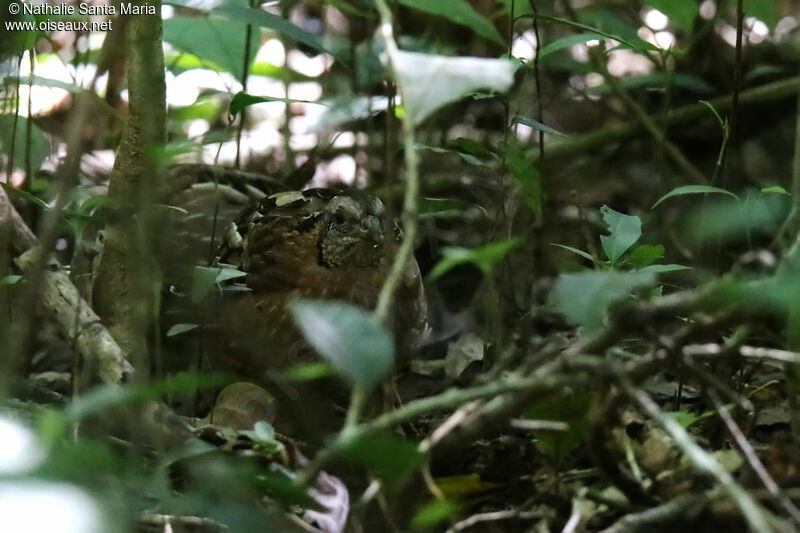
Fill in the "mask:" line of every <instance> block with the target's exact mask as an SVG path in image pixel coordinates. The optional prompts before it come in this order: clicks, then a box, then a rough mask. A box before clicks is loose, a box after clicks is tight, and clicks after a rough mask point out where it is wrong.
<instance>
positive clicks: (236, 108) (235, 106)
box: [228, 91, 327, 116]
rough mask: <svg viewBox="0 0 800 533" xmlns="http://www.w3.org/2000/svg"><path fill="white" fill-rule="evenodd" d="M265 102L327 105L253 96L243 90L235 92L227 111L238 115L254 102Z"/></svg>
mask: <svg viewBox="0 0 800 533" xmlns="http://www.w3.org/2000/svg"><path fill="white" fill-rule="evenodd" d="M265 102H283V103H285V104H293V103H301V104H317V105H323V106H324V105H327V104H325V103H324V102H312V101H310V100H293V99H292V98H274V97H272V96H255V95H252V94H247V93H245V92H241V91H240V92H238V93H236V94H235V95H234V96H233V98H232V99H231V106H230V108H229V109H228V113H230V114H231V115H233V116H236V115H238V114H239V113H240V112H241V111H242V109H244V108H245V107H249V106H251V105H255V104H263V103H265Z"/></svg>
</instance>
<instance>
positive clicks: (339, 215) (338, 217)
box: [333, 209, 347, 225]
mask: <svg viewBox="0 0 800 533" xmlns="http://www.w3.org/2000/svg"><path fill="white" fill-rule="evenodd" d="M346 219H347V217H345V215H344V210H343V209H337V210H336V212H335V213H334V214H333V222H334V224H337V225H342V224H344V222H345V220H346Z"/></svg>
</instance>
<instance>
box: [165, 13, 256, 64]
mask: <svg viewBox="0 0 800 533" xmlns="http://www.w3.org/2000/svg"><path fill="white" fill-rule="evenodd" d="M246 31H247V26H246V25H245V24H244V23H242V22H232V21H229V20H221V19H213V18H197V17H191V18H189V17H173V18H169V19H167V20H165V21H164V41H166V42H168V43H169V44H171V45H173V46H174V47H176V48H178V49H180V50H183V51H184V52H187V53H190V54H193V55H195V56H197V57H199V58H201V59H204V60H206V61H207V62H208V64H209V66H211V67H215V68H217V69H219V70H223V71H227V72H231V73H233V74H236V75H241V72H242V68H243V65H242V58H243V57H244V51H245V39H244V36H245V33H246ZM259 42H260V37H259V35H258V32H253V33H252V35H251V38H250V49H251V50H257V49H258V44H259Z"/></svg>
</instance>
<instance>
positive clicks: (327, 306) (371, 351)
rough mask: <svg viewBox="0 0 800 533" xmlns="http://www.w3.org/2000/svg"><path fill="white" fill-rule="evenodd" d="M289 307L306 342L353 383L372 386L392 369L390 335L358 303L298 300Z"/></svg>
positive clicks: (392, 359) (392, 358) (391, 342)
mask: <svg viewBox="0 0 800 533" xmlns="http://www.w3.org/2000/svg"><path fill="white" fill-rule="evenodd" d="M289 309H290V310H291V313H292V316H293V317H294V320H295V322H296V323H297V325H298V326H299V327H300V330H301V331H302V332H303V335H304V336H305V338H306V339H307V340H308V342H309V344H311V346H313V347H314V349H315V350H316V351H317V352H318V353H319V354H320V355H321V356H322V357H323V358H324V359H325V360H326V361H328V362H329V363H330V364H332V365H333V367H334V368H335V369H336V370H337V372H338V373H339V374H340V375H341V376H343V377H344V378H346V379H347V380H348V381H349V382H350V383H352V384H353V385H356V386H360V387H371V386H374V385H376V384H378V383H379V382H380V381H381V380H382V379H383V378H384V377H386V376H387V375H388V374H389V372H391V370H392V365H393V364H394V343H393V341H392V336H391V335H390V334H389V332H388V331H387V329H386V328H385V327H384V326H383V325H382V324H381V323H380V322H379V321H378V320H377V319H376V318H375V317H374V316H372V315H371V314H369V313H367V312H366V311H364V310H363V309H361V308H360V307H356V306H354V305H352V304H348V303H344V302H332V301H325V300H297V301H294V302H292V303H291V304H290V306H289Z"/></svg>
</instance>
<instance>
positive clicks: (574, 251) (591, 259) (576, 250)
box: [550, 242, 594, 262]
mask: <svg viewBox="0 0 800 533" xmlns="http://www.w3.org/2000/svg"><path fill="white" fill-rule="evenodd" d="M550 244H551V245H552V246H558V247H559V248H563V249H564V250H566V251H568V252H572V253H573V254H576V255H579V256H581V257H583V258H584V259H588V260H589V261H591V262H594V258H593V257H592V256H591V255H589V254H588V253H586V252H584V251H583V250H578V249H577V248H573V247H572V246H567V245H564V244H556V243H554V242H551V243H550Z"/></svg>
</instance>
